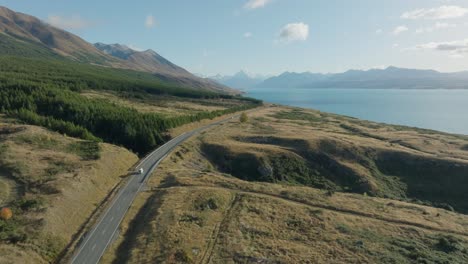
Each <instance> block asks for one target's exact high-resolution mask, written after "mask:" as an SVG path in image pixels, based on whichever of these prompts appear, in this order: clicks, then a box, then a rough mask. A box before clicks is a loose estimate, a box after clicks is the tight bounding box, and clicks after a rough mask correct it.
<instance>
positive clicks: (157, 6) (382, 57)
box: [0, 0, 468, 75]
mask: <svg viewBox="0 0 468 264" xmlns="http://www.w3.org/2000/svg"><path fill="white" fill-rule="evenodd" d="M0 5H3V6H6V7H8V8H11V9H13V10H15V11H19V12H23V13H27V14H31V15H34V16H36V17H39V18H40V19H42V20H44V21H47V22H49V23H51V24H54V25H56V26H58V27H62V28H64V29H66V30H69V31H71V32H73V33H76V34H78V35H79V36H81V37H82V38H84V39H85V40H87V41H89V42H93V43H94V42H104V43H121V44H126V45H129V46H131V47H134V48H137V49H153V50H155V51H157V52H158V53H160V54H161V55H162V56H165V57H166V58H168V59H169V60H171V61H173V62H174V63H176V64H178V65H180V66H182V67H185V68H187V69H188V70H190V71H192V72H195V73H200V74H205V75H214V74H218V73H221V74H232V73H235V72H237V71H239V70H241V69H243V70H246V71H248V72H250V73H256V74H266V75H271V74H279V73H281V72H284V71H296V72H304V71H312V72H342V71H346V70H348V69H368V68H376V67H386V66H389V65H394V66H399V67H408V68H432V69H436V70H440V71H461V70H468V59H467V57H468V0H196V1H195V0H193V1H192V0H170V1H169V0H167V1H162V0H160V1H120V0H114V1H97V0H93V1H89V0H80V1H71V0H47V1H38V0H0Z"/></svg>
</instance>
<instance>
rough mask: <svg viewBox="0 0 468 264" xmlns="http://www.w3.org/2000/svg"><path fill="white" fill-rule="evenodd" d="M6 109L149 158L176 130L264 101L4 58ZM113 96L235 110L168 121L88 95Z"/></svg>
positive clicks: (70, 65) (0, 65)
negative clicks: (218, 104)
mask: <svg viewBox="0 0 468 264" xmlns="http://www.w3.org/2000/svg"><path fill="white" fill-rule="evenodd" d="M0 73H1V74H0V89H1V90H0V106H1V107H0V111H2V112H4V113H9V114H10V115H12V116H15V117H17V118H19V119H21V120H23V121H25V122H27V123H30V124H35V125H40V126H45V127H47V128H50V129H52V130H56V131H59V132H61V133H65V134H68V135H72V136H74V137H80V138H83V139H88V140H100V139H102V140H104V141H105V142H109V143H113V144H117V145H122V146H125V147H127V148H129V149H131V150H133V151H135V152H137V153H140V154H144V153H146V152H148V151H150V150H152V149H154V148H155V147H156V146H158V145H160V144H161V143H163V142H164V141H165V140H166V132H167V130H168V129H170V128H174V127H177V126H180V125H182V124H186V123H190V122H194V121H199V120H202V119H207V118H213V117H216V116H220V115H223V114H226V113H232V112H236V111H239V110H243V109H248V108H252V107H255V106H257V105H259V104H260V102H259V101H257V100H253V99H248V98H241V97H233V96H230V95H225V94H219V93H213V92H206V91H200V90H195V89H188V88H180V87H172V86H168V85H166V84H164V83H162V82H160V81H158V79H156V78H155V77H153V76H152V75H150V74H146V73H139V72H133V71H125V70H115V69H108V68H103V67H98V66H90V65H86V64H79V63H74V62H69V61H64V60H44V59H27V58H19V57H0ZM90 90H91V91H92V90H94V91H99V92H101V93H102V92H113V93H115V94H117V95H118V96H119V97H123V98H148V97H151V98H158V97H161V98H167V97H168V96H171V97H172V98H173V100H174V98H175V99H176V98H180V100H181V101H184V100H185V101H186V100H187V99H193V100H202V99H204V100H210V99H211V100H214V101H217V100H224V101H225V102H224V103H226V102H228V101H229V100H232V101H233V102H234V103H231V104H228V105H231V106H232V107H224V108H223V109H216V110H211V109H208V110H207V111H197V112H186V114H185V115H179V116H173V117H164V116H163V115H161V114H159V113H158V112H157V111H156V112H150V113H148V112H145V113H142V112H139V111H138V110H136V109H134V108H133V107H132V106H129V105H121V104H120V105H119V104H116V103H115V102H112V101H109V100H104V99H102V98H89V97H86V96H83V95H82V94H81V93H82V92H83V91H90Z"/></svg>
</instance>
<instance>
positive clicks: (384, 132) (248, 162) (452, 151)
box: [200, 107, 468, 213]
mask: <svg viewBox="0 0 468 264" xmlns="http://www.w3.org/2000/svg"><path fill="white" fill-rule="evenodd" d="M467 142H468V139H467V137H465V136H457V135H450V134H444V133H438V132H435V131H430V130H422V129H413V128H405V127H399V126H389V125H383V124H377V123H372V122H364V121H360V120H357V119H352V118H346V117H341V116H337V115H331V114H326V113H321V112H317V111H308V110H301V109H292V108H282V107H276V108H270V109H268V110H264V111H262V112H261V113H259V114H255V115H254V116H253V117H252V118H251V121H250V122H249V123H247V124H244V125H242V126H241V127H228V128H225V130H224V133H223V134H213V135H210V136H207V137H205V138H204V140H203V141H202V144H201V146H200V147H201V151H202V152H203V153H204V154H205V156H206V157H207V158H208V159H209V160H210V161H211V162H212V164H213V166H215V167H216V168H218V169H219V170H220V171H222V172H225V173H229V174H232V175H234V176H236V177H238V178H241V179H244V180H248V181H265V182H272V183H282V184H293V185H304V186H311V187H316V188H321V189H327V190H329V191H330V192H334V191H341V192H353V193H360V194H364V193H366V194H367V195H372V196H377V197H385V198H392V199H401V200H405V201H413V202H418V203H422V204H430V205H433V206H439V207H443V208H448V209H451V208H452V207H453V208H455V209H456V210H458V211H460V212H465V213H466V212H468V203H467V201H468V196H467V193H466V191H465V190H467V189H468V177H467V175H468V158H467V153H466V150H464V145H466V143H467Z"/></svg>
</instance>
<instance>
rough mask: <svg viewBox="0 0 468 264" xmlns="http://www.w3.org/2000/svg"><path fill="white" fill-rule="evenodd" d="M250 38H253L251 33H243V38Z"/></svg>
mask: <svg viewBox="0 0 468 264" xmlns="http://www.w3.org/2000/svg"><path fill="white" fill-rule="evenodd" d="M252 36H253V34H252V32H245V33H244V38H250V37H252Z"/></svg>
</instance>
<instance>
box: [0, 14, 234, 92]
mask: <svg viewBox="0 0 468 264" xmlns="http://www.w3.org/2000/svg"><path fill="white" fill-rule="evenodd" d="M0 55H13V56H26V57H41V58H50V57H55V58H66V59H69V60H73V61H77V62H82V63H90V64H95V65H102V66H106V67H113V68H123V69H131V70H136V71H145V72H150V73H153V74H155V75H156V76H157V77H158V78H159V79H161V80H162V81H165V82H168V83H173V84H176V85H180V86H184V87H190V88H198V89H204V90H211V91H218V92H228V93H238V92H237V91H235V90H233V89H230V88H228V87H226V86H224V85H221V84H219V83H217V82H215V81H212V80H210V79H204V78H200V77H197V76H195V75H193V74H191V73H190V72H188V71H186V70H185V69H183V68H181V67H179V66H177V65H175V64H173V63H172V62H170V61H169V60H167V59H165V58H163V57H162V56H160V55H159V54H157V53H156V52H155V51H152V50H146V51H142V52H139V51H135V50H132V49H130V48H128V47H126V46H124V45H120V44H112V45H106V44H103V43H97V44H95V45H93V44H91V43H88V42H86V41H85V40H83V39H82V38H80V37H78V36H76V35H74V34H72V33H69V32H67V31H65V30H62V29H59V28H56V27H54V26H51V25H49V24H47V23H45V22H43V21H41V20H39V19H37V18H35V17H33V16H30V15H26V14H22V13H18V12H14V11H12V10H10V9H8V8H6V7H1V6H0Z"/></svg>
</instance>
